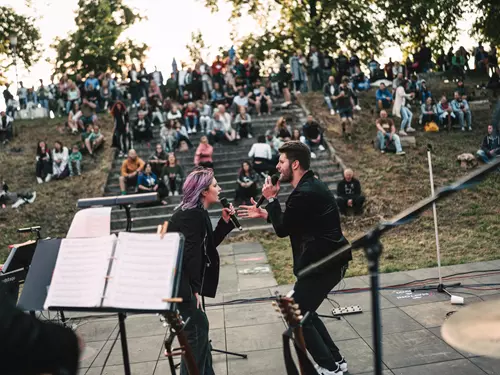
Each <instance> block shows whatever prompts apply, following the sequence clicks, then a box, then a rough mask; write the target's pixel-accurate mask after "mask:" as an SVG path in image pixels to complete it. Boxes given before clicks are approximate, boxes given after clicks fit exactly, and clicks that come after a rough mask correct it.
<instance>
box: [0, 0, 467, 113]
mask: <svg viewBox="0 0 500 375" xmlns="http://www.w3.org/2000/svg"><path fill="white" fill-rule="evenodd" d="M124 1H125V3H126V4H127V5H129V6H131V7H132V8H135V9H136V10H138V11H139V12H140V13H141V14H142V15H145V16H147V18H148V19H147V20H145V21H142V22H141V23H138V24H136V25H134V26H132V27H131V28H130V29H129V30H127V31H126V33H124V34H125V35H124V36H125V37H131V38H133V39H136V40H137V41H140V42H145V43H146V44H148V45H149V47H150V50H149V51H148V53H147V60H146V69H147V70H148V71H152V70H153V68H154V66H155V65H156V66H157V67H158V69H159V70H161V71H162V72H163V74H164V76H167V75H168V74H169V73H170V71H171V66H172V59H173V58H174V57H175V58H176V60H177V63H178V64H179V66H180V61H183V60H188V59H189V56H188V53H187V50H186V47H185V46H186V44H187V43H189V42H190V40H191V33H192V32H194V31H196V30H198V29H199V30H200V31H201V32H202V34H203V37H204V40H205V44H206V45H207V46H211V49H210V56H206V58H209V59H213V58H214V57H215V55H216V54H217V49H218V47H219V46H227V47H228V48H229V47H230V46H231V44H232V43H231V40H230V36H229V35H230V32H231V31H232V28H233V26H232V24H231V22H229V21H228V20H229V16H230V12H231V6H230V5H229V4H227V3H224V2H220V6H219V8H220V10H219V12H218V13H215V14H214V13H211V12H210V10H209V9H207V8H205V7H204V6H203V0H182V1H179V0H124ZM32 4H33V6H32V8H31V9H30V8H27V7H26V6H25V4H24V0H0V5H6V6H11V7H12V8H14V9H15V10H16V11H17V12H19V13H21V14H24V15H29V16H33V17H35V20H36V21H35V22H36V26H37V27H38V28H39V29H40V32H41V35H42V40H41V42H42V44H43V51H44V54H43V57H42V59H41V60H40V62H38V63H37V64H36V65H35V66H33V67H32V68H31V69H30V71H27V70H26V69H24V68H22V67H20V68H19V80H20V81H23V82H24V83H25V85H32V84H35V85H37V84H38V79H39V78H42V79H44V81H48V78H49V76H50V72H51V69H52V65H51V64H50V63H48V62H46V59H47V58H49V59H50V58H54V57H55V51H54V50H53V49H51V48H50V44H51V43H52V42H53V41H54V39H55V38H56V37H57V36H59V37H65V36H66V35H67V34H68V33H69V32H70V31H71V30H73V29H74V28H75V22H74V18H75V11H76V9H77V8H78V0H32ZM471 22H472V20H471V18H468V20H466V21H463V22H461V23H460V25H459V26H460V28H461V29H462V30H467V29H469V28H470V24H471ZM256 29H257V25H256V22H255V21H254V20H253V19H251V18H250V17H249V16H246V17H245V16H243V17H242V19H241V20H240V21H239V22H238V26H237V32H238V34H239V35H246V34H249V33H251V32H254V31H255V30H256ZM459 43H460V44H462V45H464V46H465V47H466V48H470V47H472V45H473V44H474V42H473V40H472V39H471V38H469V37H468V36H467V34H466V32H465V31H463V32H462V33H461V35H460V37H459ZM389 57H392V58H393V60H400V59H401V58H402V53H401V51H400V48H399V47H398V46H394V47H391V48H388V49H386V50H385V51H384V55H383V56H382V57H381V58H380V59H379V60H380V62H381V63H384V62H385V61H387V60H388V58H389ZM7 77H8V78H9V79H10V80H11V81H12V82H15V72H14V70H13V69H12V70H11V71H9V72H8V73H7ZM2 102H3V101H2ZM2 104H3V103H1V104H0V106H1V105H2Z"/></svg>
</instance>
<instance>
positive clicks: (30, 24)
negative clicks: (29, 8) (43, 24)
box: [0, 6, 41, 70]
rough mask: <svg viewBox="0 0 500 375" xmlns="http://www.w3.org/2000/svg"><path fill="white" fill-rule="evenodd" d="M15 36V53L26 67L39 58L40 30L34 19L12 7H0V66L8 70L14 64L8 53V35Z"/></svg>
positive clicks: (9, 52) (10, 51) (9, 49)
mask: <svg viewBox="0 0 500 375" xmlns="http://www.w3.org/2000/svg"><path fill="white" fill-rule="evenodd" d="M11 35H16V36H17V46H16V55H17V59H18V61H19V60H20V61H22V63H23V64H24V65H25V66H26V67H28V68H29V67H30V66H32V65H33V64H34V63H36V62H37V61H38V60H39V59H40V54H41V47H40V44H39V41H40V32H39V31H38V29H37V28H36V27H35V24H34V20H33V19H32V18H30V17H25V16H22V15H20V14H17V13H16V12H14V10H13V9H12V8H9V7H4V6H2V7H0V66H2V67H3V69H5V70H8V69H9V67H11V66H12V65H13V64H14V60H13V59H12V58H8V55H9V54H11V53H12V50H11V48H10V40H9V37H10V36H11Z"/></svg>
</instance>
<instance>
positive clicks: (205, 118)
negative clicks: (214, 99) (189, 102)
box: [196, 100, 212, 133]
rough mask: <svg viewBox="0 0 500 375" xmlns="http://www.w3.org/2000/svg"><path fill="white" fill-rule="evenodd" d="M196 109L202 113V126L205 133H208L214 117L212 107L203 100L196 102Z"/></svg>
mask: <svg viewBox="0 0 500 375" xmlns="http://www.w3.org/2000/svg"><path fill="white" fill-rule="evenodd" d="M196 107H197V108H198V112H199V113H200V126H201V129H202V131H203V132H205V133H206V132H207V128H208V125H209V123H210V121H211V116H212V107H210V106H209V105H208V104H206V103H204V102H203V101H201V100H198V101H197V102H196Z"/></svg>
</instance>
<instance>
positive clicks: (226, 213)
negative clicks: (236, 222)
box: [222, 203, 236, 223]
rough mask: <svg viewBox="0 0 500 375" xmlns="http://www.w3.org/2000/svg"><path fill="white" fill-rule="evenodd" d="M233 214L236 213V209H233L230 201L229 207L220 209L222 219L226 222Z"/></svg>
mask: <svg viewBox="0 0 500 375" xmlns="http://www.w3.org/2000/svg"><path fill="white" fill-rule="evenodd" d="M234 214H236V211H235V209H234V207H233V204H232V203H231V204H230V205H229V208H223V209H222V219H224V221H225V222H226V223H229V220H230V219H231V215H234Z"/></svg>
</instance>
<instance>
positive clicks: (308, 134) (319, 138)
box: [302, 115, 325, 159]
mask: <svg viewBox="0 0 500 375" xmlns="http://www.w3.org/2000/svg"><path fill="white" fill-rule="evenodd" d="M302 134H303V135H304V138H305V143H306V145H307V146H309V149H310V150H311V158H313V159H315V158H316V154H315V153H314V150H316V149H319V150H320V151H325V146H324V140H323V129H321V126H320V125H319V124H318V123H317V122H316V121H314V119H313V117H312V115H309V116H307V122H306V123H305V124H304V126H303V127H302Z"/></svg>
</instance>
